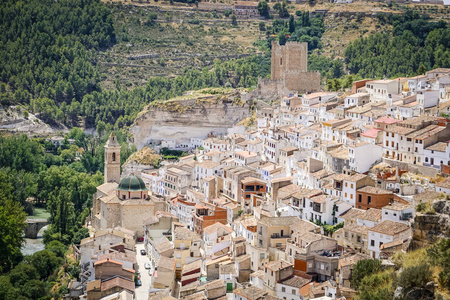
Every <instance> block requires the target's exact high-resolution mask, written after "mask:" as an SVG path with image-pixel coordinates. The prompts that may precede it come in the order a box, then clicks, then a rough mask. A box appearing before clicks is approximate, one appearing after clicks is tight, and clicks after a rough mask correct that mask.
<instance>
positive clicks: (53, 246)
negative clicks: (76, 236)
mask: <svg viewBox="0 0 450 300" xmlns="http://www.w3.org/2000/svg"><path fill="white" fill-rule="evenodd" d="M45 249H47V250H50V251H51V252H53V253H55V254H56V256H58V257H62V258H63V257H64V255H65V253H66V246H64V244H63V243H61V242H60V241H51V242H50V243H48V244H47V245H45Z"/></svg>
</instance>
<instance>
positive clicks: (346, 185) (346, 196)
mask: <svg viewBox="0 0 450 300" xmlns="http://www.w3.org/2000/svg"><path fill="white" fill-rule="evenodd" d="M345 187H347V182H346V183H345ZM345 197H347V195H345Z"/></svg>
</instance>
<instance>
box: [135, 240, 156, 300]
mask: <svg viewBox="0 0 450 300" xmlns="http://www.w3.org/2000/svg"><path fill="white" fill-rule="evenodd" d="M142 249H144V244H143V243H138V244H136V262H137V264H138V270H139V272H140V273H141V282H142V286H136V290H135V293H136V299H137V300H147V299H148V292H149V290H150V288H151V283H152V277H151V276H150V275H149V274H148V271H149V270H148V269H146V268H145V267H144V265H145V263H149V264H150V266H151V263H150V259H149V258H148V256H147V255H141V250H142ZM151 270H152V273H153V271H154V270H153V267H152V269H151Z"/></svg>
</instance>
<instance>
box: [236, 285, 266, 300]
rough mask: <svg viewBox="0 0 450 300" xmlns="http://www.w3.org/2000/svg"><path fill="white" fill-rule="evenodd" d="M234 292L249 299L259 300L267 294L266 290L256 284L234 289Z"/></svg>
mask: <svg viewBox="0 0 450 300" xmlns="http://www.w3.org/2000/svg"><path fill="white" fill-rule="evenodd" d="M234 293H235V294H237V295H240V296H242V297H244V298H246V299H247V300H257V299H260V298H261V297H263V296H264V295H266V294H267V292H266V291H264V290H262V289H260V288H258V287H256V286H250V287H248V288H240V289H237V290H234Z"/></svg>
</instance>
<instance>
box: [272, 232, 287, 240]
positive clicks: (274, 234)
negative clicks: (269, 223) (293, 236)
mask: <svg viewBox="0 0 450 300" xmlns="http://www.w3.org/2000/svg"><path fill="white" fill-rule="evenodd" d="M270 238H272V239H288V238H290V236H289V235H284V234H283V235H280V234H279V233H273V234H272V235H271V236H270Z"/></svg>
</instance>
